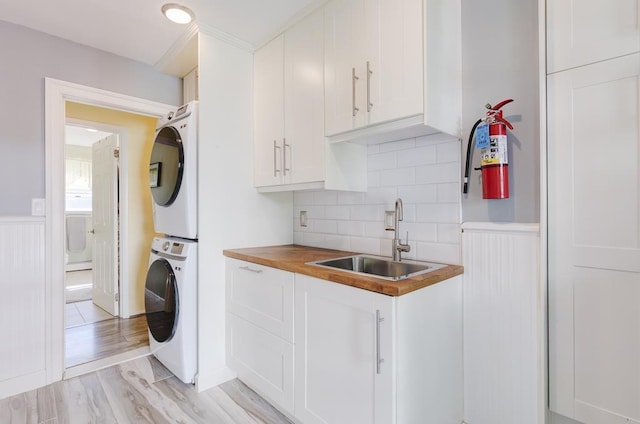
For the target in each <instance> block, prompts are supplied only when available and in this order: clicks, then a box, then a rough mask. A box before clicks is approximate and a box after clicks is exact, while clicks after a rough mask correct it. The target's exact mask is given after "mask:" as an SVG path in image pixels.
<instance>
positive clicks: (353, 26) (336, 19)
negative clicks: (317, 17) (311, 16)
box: [324, 0, 366, 136]
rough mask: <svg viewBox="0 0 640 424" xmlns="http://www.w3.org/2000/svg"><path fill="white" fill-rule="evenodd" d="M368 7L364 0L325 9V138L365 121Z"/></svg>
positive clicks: (340, 0)
mask: <svg viewBox="0 0 640 424" xmlns="http://www.w3.org/2000/svg"><path fill="white" fill-rule="evenodd" d="M364 11H365V8H364V2H363V0H333V1H331V2H329V3H327V5H326V6H325V51H324V52H325V53H324V67H325V68H324V69H325V73H324V78H325V80H324V81H325V135H327V136H329V135H334V134H339V133H341V132H345V131H348V130H351V129H353V128H354V126H361V125H364V123H365V119H366V105H365V104H364V101H363V99H364V98H365V97H364V95H365V89H366V76H365V74H364V71H365V62H366V59H365V52H364V51H363V48H362V46H363V40H364V37H365V29H364V19H365V12H364Z"/></svg>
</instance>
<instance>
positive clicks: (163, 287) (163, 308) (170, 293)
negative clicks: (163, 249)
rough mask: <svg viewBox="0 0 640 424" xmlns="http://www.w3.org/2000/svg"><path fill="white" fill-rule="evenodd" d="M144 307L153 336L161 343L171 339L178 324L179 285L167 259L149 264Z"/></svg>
mask: <svg viewBox="0 0 640 424" xmlns="http://www.w3.org/2000/svg"><path fill="white" fill-rule="evenodd" d="M144 309H145V315H146V316H147V324H148V325H149V331H150V332H151V335H152V336H153V338H154V339H156V341H158V342H159V343H162V342H165V341H168V340H171V338H172V337H173V334H174V333H175V331H176V326H177V324H178V312H179V303H178V286H177V284H176V276H175V274H174V273H173V268H172V267H171V264H170V263H169V262H168V261H167V260H166V259H161V258H160V259H157V260H156V261H154V262H153V263H152V264H151V266H149V271H148V273H147V282H146V283H145V290H144Z"/></svg>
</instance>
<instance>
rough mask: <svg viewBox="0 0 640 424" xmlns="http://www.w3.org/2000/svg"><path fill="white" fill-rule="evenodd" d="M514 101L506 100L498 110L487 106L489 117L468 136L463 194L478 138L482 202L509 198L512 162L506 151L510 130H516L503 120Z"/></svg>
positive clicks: (480, 120) (478, 123)
mask: <svg viewBox="0 0 640 424" xmlns="http://www.w3.org/2000/svg"><path fill="white" fill-rule="evenodd" d="M512 101H513V99H506V100H503V101H501V102H500V103H498V104H497V105H495V106H491V105H490V104H487V105H486V108H487V109H488V110H487V114H486V116H485V117H484V118H481V119H478V121H476V123H475V124H474V125H473V128H472V129H471V133H470V134H469V143H468V145H467V161H466V166H465V174H464V188H463V193H465V194H466V193H467V191H468V180H469V166H470V156H471V144H472V140H473V135H474V133H475V134H476V147H478V148H479V149H480V165H481V166H480V170H481V172H482V198H483V199H508V198H509V160H508V150H507V128H509V129H511V130H512V129H513V125H511V123H509V121H507V120H506V119H505V118H504V117H503V116H502V110H500V109H501V108H502V107H503V106H504V105H506V104H508V103H511V102H512Z"/></svg>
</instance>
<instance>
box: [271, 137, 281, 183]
mask: <svg viewBox="0 0 640 424" xmlns="http://www.w3.org/2000/svg"><path fill="white" fill-rule="evenodd" d="M279 148H280V147H279V146H278V145H277V143H276V141H275V140H273V176H274V177H277V176H278V172H280V170H279V169H278V163H277V162H278V149H279Z"/></svg>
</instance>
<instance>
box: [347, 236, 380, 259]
mask: <svg viewBox="0 0 640 424" xmlns="http://www.w3.org/2000/svg"><path fill="white" fill-rule="evenodd" d="M351 250H353V251H355V252H362V253H368V254H370V255H379V254H380V239H377V238H365V237H357V238H352V239H351Z"/></svg>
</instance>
